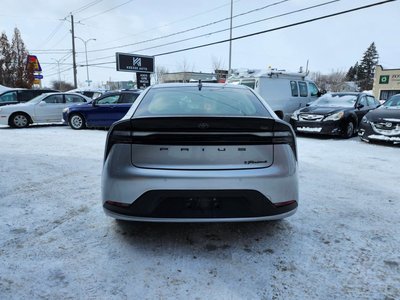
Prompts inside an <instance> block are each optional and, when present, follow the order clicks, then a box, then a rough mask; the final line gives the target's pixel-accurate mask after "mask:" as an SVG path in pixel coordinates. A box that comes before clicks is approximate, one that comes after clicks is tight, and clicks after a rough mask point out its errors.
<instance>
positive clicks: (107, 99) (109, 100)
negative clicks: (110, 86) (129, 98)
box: [96, 95, 119, 105]
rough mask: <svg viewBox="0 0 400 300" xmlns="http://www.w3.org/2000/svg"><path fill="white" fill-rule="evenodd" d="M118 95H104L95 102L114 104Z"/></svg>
mask: <svg viewBox="0 0 400 300" xmlns="http://www.w3.org/2000/svg"><path fill="white" fill-rule="evenodd" d="M118 99H119V95H111V96H107V97H104V98H102V99H100V100H98V101H96V103H97V104H99V105H102V104H115V103H117V102H118Z"/></svg>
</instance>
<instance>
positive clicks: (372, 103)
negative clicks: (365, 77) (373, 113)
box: [367, 96, 379, 106]
mask: <svg viewBox="0 0 400 300" xmlns="http://www.w3.org/2000/svg"><path fill="white" fill-rule="evenodd" d="M367 101H368V105H369V106H376V105H379V102H378V100H376V99H375V98H374V97H372V96H367Z"/></svg>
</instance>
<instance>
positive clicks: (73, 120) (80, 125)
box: [69, 114, 86, 130]
mask: <svg viewBox="0 0 400 300" xmlns="http://www.w3.org/2000/svg"><path fill="white" fill-rule="evenodd" d="M69 126H71V128H72V129H76V130H79V129H84V128H86V124H85V119H84V118H83V116H82V115H80V114H73V115H71V116H70V117H69Z"/></svg>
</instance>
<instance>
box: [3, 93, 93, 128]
mask: <svg viewBox="0 0 400 300" xmlns="http://www.w3.org/2000/svg"><path fill="white" fill-rule="evenodd" d="M88 101H90V99H89V98H87V97H85V96H83V95H80V94H73V93H46V94H42V95H40V96H37V97H35V98H33V99H32V100H30V101H28V102H25V103H21V104H15V105H6V106H2V107H0V125H9V126H11V127H14V128H24V127H27V126H29V124H32V123H60V122H61V120H62V112H63V109H64V108H67V107H69V106H71V105H74V104H78V103H86V102H88Z"/></svg>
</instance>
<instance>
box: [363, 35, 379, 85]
mask: <svg viewBox="0 0 400 300" xmlns="http://www.w3.org/2000/svg"><path fill="white" fill-rule="evenodd" d="M378 59H379V55H378V51H377V50H376V47H375V43H374V42H373V43H372V44H371V45H370V46H369V47H368V49H367V51H365V52H364V55H363V58H362V60H361V62H360V66H359V68H358V81H359V86H360V88H361V90H371V89H372V85H373V82H374V72H375V66H376V65H377V64H378Z"/></svg>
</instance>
